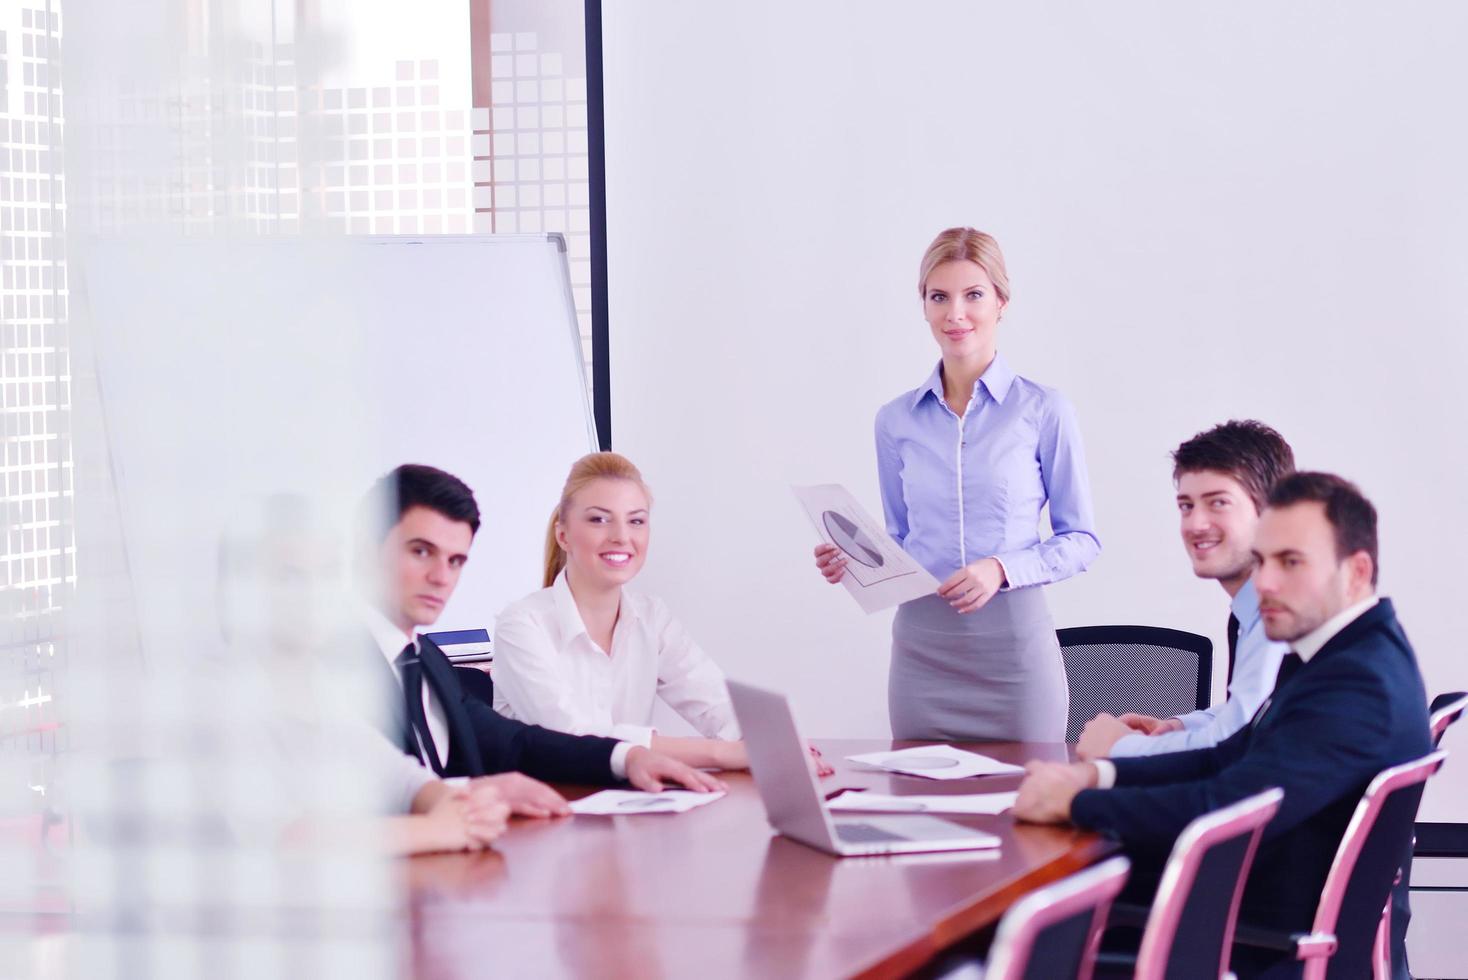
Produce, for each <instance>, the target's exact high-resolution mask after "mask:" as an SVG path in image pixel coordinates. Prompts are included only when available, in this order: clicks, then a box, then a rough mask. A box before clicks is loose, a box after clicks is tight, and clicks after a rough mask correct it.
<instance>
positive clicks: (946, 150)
mask: <svg viewBox="0 0 1468 980" xmlns="http://www.w3.org/2000/svg"><path fill="white" fill-rule="evenodd" d="M605 30H606V37H605V48H606V50H605V53H606V99H607V105H606V110H607V133H608V139H607V168H608V182H609V204H608V225H609V230H610V248H609V275H610V282H611V336H612V353H611V356H612V365H611V369H612V429H613V436H614V441H615V445H616V447H617V448H618V449H619V450H621V451H623V452H626V453H628V454H629V455H631V457H632V458H633V459H634V460H635V461H637V462H638V463H639V464H640V465H641V466H642V467H643V468H644V471H645V472H646V474H647V476H648V478H649V480H650V481H651V482H652V483H653V486H654V490H655V492H656V494H657V506H656V516H657V519H656V522H655V524H656V531H655V534H654V548H653V552H652V560H651V562H650V564H649V568H648V571H647V572H646V574H645V581H644V583H643V584H644V587H645V588H647V589H649V590H652V591H656V592H659V593H661V594H662V595H663V596H665V597H666V598H667V599H668V600H669V601H670V602H671V603H672V605H673V608H675V609H676V610H677V611H678V612H679V613H680V615H681V616H682V617H683V618H684V619H685V620H686V621H687V623H688V625H689V626H690V628H691V629H692V630H693V631H694V633H695V635H697V636H698V637H700V638H701V639H702V640H703V642H704V643H705V645H706V646H707V647H708V648H709V649H710V650H711V651H712V652H713V653H714V654H715V655H716V656H717V657H718V659H719V660H720V661H721V662H722V663H723V664H724V665H725V667H726V668H727V669H728V671H729V672H730V673H731V674H732V675H735V676H740V677H745V678H751V679H756V680H761V681H764V682H768V683H772V684H776V685H779V686H781V687H783V688H786V689H787V690H789V691H791V692H792V693H793V694H794V695H795V697H796V700H797V704H798V706H799V708H800V711H801V714H802V717H803V718H804V720H805V727H806V728H807V729H808V730H809V731H811V732H812V733H818V734H828V735H851V736H856V735H882V734H885V733H886V731H887V727H886V701H885V690H886V670H887V659H888V650H887V647H888V625H889V622H890V615H877V616H873V617H871V618H867V617H864V616H863V615H862V614H861V613H860V612H859V611H858V610H857V608H856V607H855V605H854V603H852V602H851V600H850V599H849V598H848V597H847V596H846V595H845V594H844V593H843V592H842V591H841V590H836V589H830V588H828V587H827V586H825V585H824V583H823V582H821V581H820V579H819V578H818V577H817V575H816V573H815V571H814V569H813V567H811V562H810V559H809V555H810V549H811V546H812V544H813V543H814V537H813V534H812V532H811V531H810V529H809V528H808V526H806V524H805V521H804V518H803V517H802V516H801V514H800V512H799V511H798V509H797V507H796V505H795V502H794V500H793V499H792V497H791V495H790V493H789V491H788V489H787V485H788V484H790V483H792V482H826V481H840V482H843V483H845V484H847V485H848V486H850V487H851V488H852V489H853V490H854V491H855V492H856V493H857V494H858V496H859V497H861V498H862V499H864V500H865V501H866V502H867V503H868V504H869V505H870V506H871V507H873V508H876V507H877V503H878V501H877V493H876V485H875V484H876V481H875V464H874V461H873V454H872V445H871V425H872V417H873V413H874V412H875V410H876V408H877V407H878V406H879V405H880V404H881V403H883V402H884V401H886V400H888V399H890V398H892V397H894V396H895V395H897V394H898V393H899V392H900V391H903V390H905V389H910V388H912V387H915V386H916V385H917V384H918V383H919V382H920V381H921V380H922V379H923V378H924V376H925V375H926V373H927V372H928V371H929V370H930V369H931V367H932V364H933V362H934V361H935V358H936V349H935V347H934V345H933V343H932V341H931V340H930V338H929V337H928V334H927V329H926V325H925V324H924V323H923V321H922V319H921V308H920V304H919V300H918V296H917V289H916V283H915V276H916V270H917V263H918V259H919V257H920V255H921V252H922V250H923V248H924V246H925V245H926V244H927V242H928V241H929V240H930V239H931V237H932V236H933V234H934V233H936V232H937V231H938V230H939V229H941V228H944V227H946V226H949V225H954V224H971V225H974V226H977V227H980V228H983V229H986V230H988V231H990V232H992V233H994V234H995V235H997V236H998V238H999V240H1000V242H1001V243H1002V244H1003V246H1004V249H1005V252H1006V255H1007V258H1008V262H1009V268H1010V274H1011V278H1012V282H1013V290H1014V299H1013V302H1012V304H1011V306H1010V309H1009V311H1008V314H1007V315H1006V317H1005V321H1004V325H1003V327H1002V330H1001V341H1000V346H1001V349H1002V350H1003V351H1004V353H1005V355H1006V356H1007V357H1008V358H1009V359H1010V361H1011V363H1012V364H1013V365H1014V366H1015V368H1016V369H1017V370H1019V371H1020V372H1021V373H1024V374H1027V375H1029V376H1030V377H1033V378H1035V379H1037V380H1039V381H1042V382H1045V383H1048V384H1052V385H1056V386H1058V387H1059V388H1061V389H1062V390H1064V391H1065V392H1066V393H1067V394H1068V395H1069V396H1070V397H1071V398H1072V400H1073V401H1074V402H1075V403H1076V406H1077V408H1078V411H1079V414H1080V420H1081V425H1082V428H1083V431H1084V433H1085V437H1086V443H1087V451H1088V455H1089V458H1090V465H1091V474H1092V481H1093V489H1094V493H1095V499H1096V513H1097V517H1098V521H1099V524H1100V534H1101V538H1102V541H1103V544H1104V553H1103V554H1102V556H1101V558H1100V559H1099V560H1098V561H1097V563H1096V564H1095V565H1094V566H1093V568H1092V570H1091V571H1090V572H1089V573H1087V574H1086V575H1084V576H1082V577H1080V578H1079V579H1076V580H1073V581H1071V582H1067V583H1065V584H1063V585H1061V586H1058V587H1056V588H1053V589H1051V590H1050V593H1049V595H1050V601H1051V605H1052V609H1053V611H1054V613H1055V617H1056V621H1057V623H1058V624H1059V625H1062V626H1064V625H1080V624H1088V623H1107V622H1113V623H1125V622H1139V623H1151V624H1157V625H1165V626H1173V627H1178V628H1183V629H1191V630H1194V631H1198V632H1206V633H1208V634H1210V635H1212V636H1213V637H1214V640H1215V644H1216V646H1217V648H1218V649H1220V650H1221V649H1222V641H1223V637H1222V632H1223V622H1224V619H1225V617H1226V615H1227V611H1226V606H1225V597H1224V595H1223V593H1222V592H1221V591H1220V590H1219V589H1218V587H1217V586H1216V585H1215V584H1213V583H1209V582H1200V581H1197V580H1195V579H1193V578H1192V576H1191V574H1190V572H1189V569H1188V565H1187V563H1186V560H1185V558H1184V556H1183V555H1182V553H1181V550H1180V547H1179V544H1178V541H1177V534H1176V520H1175V511H1174V507H1173V504H1172V501H1171V496H1172V492H1173V491H1172V485H1171V482H1170V480H1169V474H1170V468H1169V464H1168V453H1169V451H1170V450H1171V449H1172V448H1173V447H1175V446H1176V445H1177V443H1178V442H1179V441H1181V440H1182V439H1185V438H1187V437H1188V436H1190V435H1192V434H1193V433H1195V432H1197V431H1199V430H1201V429H1203V428H1206V427H1208V426H1210V425H1212V424H1214V423H1216V422H1220V421H1223V420H1225V419H1228V418H1231V417H1255V418H1259V419H1263V420H1265V421H1267V422H1269V423H1270V424H1272V425H1274V426H1276V427H1277V428H1279V429H1280V431H1281V432H1283V433H1284V434H1285V436H1286V437H1287V438H1289V439H1290V440H1291V442H1292V443H1293V444H1294V447H1295V450H1296V454H1297V457H1298V460H1299V462H1300V464H1301V465H1302V466H1305V467H1309V468H1319V469H1327V470H1334V471H1338V472H1340V473H1342V474H1344V475H1346V476H1349V477H1351V478H1352V479H1355V480H1357V481H1358V482H1359V483H1360V484H1361V486H1362V487H1363V489H1364V490H1365V491H1366V493H1367V494H1368V495H1369V496H1370V497H1371V498H1372V499H1373V500H1374V501H1375V502H1376V504H1377V506H1378V508H1379V509H1380V512H1381V515H1382V516H1381V532H1382V538H1383V549H1382V589H1383V592H1384V593H1386V594H1389V595H1391V596H1392V597H1393V598H1394V599H1395V600H1396V602H1397V604H1398V609H1399V612H1400V613H1401V616H1402V619H1403V621H1404V623H1405V624H1406V626H1407V628H1408V630H1409V631H1410V633H1411V636H1412V637H1413V639H1414V641H1415V643H1416V646H1417V649H1418V651H1419V655H1420V658H1421V661H1422V663H1423V667H1424V671H1425V673H1426V675H1427V680H1428V688H1429V690H1430V691H1435V690H1443V689H1447V688H1449V687H1457V688H1463V687H1468V669H1465V667H1464V666H1463V662H1462V660H1461V658H1460V656H1459V652H1458V651H1459V643H1458V642H1457V636H1458V634H1459V633H1460V631H1459V630H1456V629H1455V626H1456V625H1457V624H1456V618H1457V616H1456V613H1457V611H1458V603H1459V602H1461V599H1460V598H1459V594H1460V592H1461V591H1462V585H1461V583H1462V581H1463V576H1462V574H1461V572H1460V568H1461V558H1462V554H1463V551H1464V546H1463V544H1462V537H1461V533H1460V532H1459V530H1458V524H1459V521H1458V518H1459V516H1460V515H1461V514H1463V513H1464V511H1465V504H1468V499H1465V498H1468V494H1465V490H1464V486H1465V482H1468V481H1465V478H1468V466H1465V464H1464V461H1463V456H1462V445H1463V438H1462V435H1461V427H1462V424H1463V422H1464V420H1465V419H1468V410H1465V409H1468V395H1465V390H1464V389H1465V385H1464V384H1463V382H1462V380H1461V373H1462V369H1463V365H1464V361H1465V354H1468V340H1465V328H1468V322H1465V321H1468V304H1465V302H1464V295H1465V294H1464V289H1465V281H1464V280H1465V275H1464V273H1465V270H1468V244H1465V239H1464V235H1463V229H1464V227H1465V225H1468V186H1465V183H1464V181H1463V179H1462V175H1463V174H1464V173H1468V137H1465V134H1464V129H1463V126H1462V94H1463V92H1464V91H1468V62H1465V61H1464V59H1463V58H1462V57H1461V38H1462V37H1463V36H1465V31H1468V8H1464V7H1461V6H1458V5H1452V4H1446V3H1441V4H1417V5H1407V6H1402V5H1393V6H1391V7H1390V8H1387V7H1382V6H1380V5H1376V4H1370V3H1352V4H1340V3H1313V4H1292V5H1289V9H1287V10H1286V9H1280V7H1279V5H1275V4H1269V3H1262V2H1248V3H1241V4H1232V5H1228V6H1220V5H1208V6H1206V7H1200V6H1197V5H1173V4H1168V3H1126V4H1108V5H1105V6H1104V7H1091V8H1087V9H1078V8H1076V7H1074V6H1071V5H1058V4H1030V3H1026V4H1019V3H1013V4H1002V5H1001V4H979V3H969V2H961V3H960V2H951V3H925V4H897V3H875V2H869V0H865V2H839V3H837V2H830V0H828V2H820V3H800V4H791V3H782V2H772V0H754V2H746V3H742V4H737V5H728V4H724V5H712V4H672V3H650V2H642V3H616V4H607V5H606V12H605ZM1455 740H1456V741H1457V742H1458V743H1459V746H1460V747H1462V748H1463V749H1465V750H1468V739H1464V738H1462V737H1461V736H1460V737H1458V738H1456V739H1454V738H1451V737H1450V739H1449V742H1448V745H1449V747H1453V742H1454V741H1455ZM1422 818H1423V819H1428V820H1453V819H1456V820H1463V819H1468V762H1465V761H1464V760H1458V762H1457V764H1456V765H1455V764H1453V763H1451V762H1450V763H1449V767H1448V769H1447V770H1446V771H1445V774H1444V776H1443V777H1442V778H1441V779H1440V780H1439V784H1438V785H1436V786H1435V787H1434V788H1433V789H1432V790H1431V791H1430V792H1429V795H1428V799H1427V802H1426V803H1425V804H1424V811H1423V815H1422Z"/></svg>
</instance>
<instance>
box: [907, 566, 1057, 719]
mask: <svg viewBox="0 0 1468 980" xmlns="http://www.w3.org/2000/svg"><path fill="white" fill-rule="evenodd" d="M887 709H888V712H889V714H890V716H891V719H892V737H893V738H922V739H942V740H944V741H1034V742H1063V741H1065V725H1066V715H1067V714H1068V712H1069V709H1070V694H1069V689H1068V688H1067V686H1066V682H1065V664H1064V663H1063V661H1062V660H1061V659H1060V644H1059V642H1057V640H1056V639H1055V624H1054V622H1052V621H1051V619H1050V607H1049V606H1048V605H1047V604H1046V602H1045V595H1044V593H1043V592H1042V591H1041V590H1040V589H1039V588H1038V587H1035V588H1028V589H1016V590H1014V591H1012V592H1001V593H999V594H998V595H996V596H994V598H992V599H990V600H989V602H988V603H986V604H985V605H984V607H983V608H981V609H979V610H978V611H977V612H972V613H969V614H968V615H965V616H960V615H959V614H958V613H956V612H954V611H953V607H952V606H950V605H948V603H947V602H946V601H944V600H943V599H942V598H940V597H938V596H936V595H929V596H924V597H923V598H921V599H914V600H913V601H912V602H905V603H903V604H902V605H901V606H899V607H898V609H897V616H896V618H895V619H894V620H893V621H892V672H891V675H890V677H889V680H888V684H887Z"/></svg>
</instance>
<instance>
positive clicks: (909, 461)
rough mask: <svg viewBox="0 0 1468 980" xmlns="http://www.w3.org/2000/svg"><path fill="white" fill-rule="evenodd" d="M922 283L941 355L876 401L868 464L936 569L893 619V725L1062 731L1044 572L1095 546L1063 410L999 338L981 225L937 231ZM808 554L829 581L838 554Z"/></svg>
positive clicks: (943, 732)
mask: <svg viewBox="0 0 1468 980" xmlns="http://www.w3.org/2000/svg"><path fill="white" fill-rule="evenodd" d="M918 293H919V295H920V296H921V297H922V300H923V315H924V317H925V318H926V319H927V321H928V326H929V328H930V329H931V330H932V333H933V339H934V340H935V341H936V342H937V344H938V349H939V352H940V354H941V356H942V359H941V360H940V361H939V362H938V365H937V367H935V368H934V369H933V372H932V374H930V375H929V376H928V378H927V379H926V380H925V381H924V382H923V383H922V384H921V385H919V386H918V387H917V388H915V389H913V390H912V391H908V392H904V393H903V394H902V395H900V396H899V397H897V398H896V399H894V400H893V401H891V402H889V403H887V404H886V405H884V406H882V408H881V409H880V410H879V411H878V412H877V425H876V435H877V474H878V478H879V480H880V482H881V493H882V507H883V510H884V512H885V514H886V518H887V530H888V532H889V533H890V534H891V535H892V537H894V538H895V539H896V540H897V541H898V542H899V543H901V545H902V547H903V548H904V549H905V550H906V551H907V553H908V554H910V555H912V556H913V558H915V559H917V561H918V562H919V563H920V564H922V565H923V567H925V568H926V569H927V570H928V571H930V572H932V573H933V575H934V577H935V578H937V579H938V580H939V581H940V582H941V583H942V584H941V585H940V586H939V587H938V590H937V593H936V594H934V595H931V596H925V597H923V598H921V599H915V600H913V601H912V602H907V603H904V604H903V605H902V606H901V607H900V608H899V609H898V610H897V615H896V618H895V619H894V620H893V624H892V667H891V674H890V679H889V682H888V692H887V697H888V710H889V712H890V715H891V720H892V734H893V735H894V736H895V737H897V738H929V739H973V740H1014V739H1020V740H1030V741H1047V742H1060V741H1064V740H1065V726H1066V715H1067V712H1068V707H1069V694H1068V691H1067V687H1066V681H1065V668H1064V665H1063V663H1062V661H1061V658H1060V647H1059V644H1058V643H1057V641H1056V638H1055V627H1054V624H1053V623H1052V622H1051V619H1050V612H1049V609H1048V607H1047V606H1046V603H1045V596H1044V593H1043V591H1042V590H1041V588H1040V586H1043V585H1048V584H1050V583H1052V582H1059V581H1061V580H1062V579H1067V578H1069V577H1071V576H1072V575H1076V574H1078V573H1080V572H1082V571H1084V570H1085V568H1086V566H1087V565H1089V564H1090V563H1091V561H1092V560H1094V559H1095V557H1096V555H1097V554H1099V553H1100V551H1101V544H1100V541H1099V539H1098V538H1097V537H1096V533H1095V522H1094V520H1093V518H1092V513H1091V491H1090V485H1089V482H1088V480H1087V477H1086V464H1085V459H1084V456H1083V454H1082V452H1081V439H1080V431H1079V428H1078V427H1077V425H1076V419H1075V413H1074V411H1073V410H1072V409H1071V406H1070V403H1069V402H1067V401H1066V400H1065V398H1064V397H1063V396H1062V395H1061V394H1060V393H1059V392H1058V391H1056V390H1055V389H1053V388H1047V387H1045V386H1044V385H1041V384H1038V383H1036V382H1034V381H1031V380H1030V379H1029V378H1026V377H1024V376H1022V375H1018V374H1015V373H1014V371H1013V370H1012V369H1011V368H1010V366H1009V364H1008V363H1007V362H1006V361H1005V359H1004V357H1003V356H1002V355H1001V354H1000V353H999V346H998V333H999V321H1000V320H1001V319H1002V318H1003V316H1004V310H1005V307H1006V306H1008V304H1009V276H1008V274H1007V273H1006V271H1005V268H1004V256H1003V254H1002V253H1001V252H1000V251H999V243H998V242H996V241H995V240H994V239H993V238H992V237H990V236H989V235H986V234H984V233H983V232H980V231H975V230H974V229H972V228H949V229H948V230H947V231H944V232H942V233H941V234H939V235H938V237H937V238H935V239H934V240H933V243H932V244H931V245H929V246H928V250H927V252H926V253H925V254H924V255H923V261H922V266H921V269H920V272H919V276H918ZM1047 503H1048V504H1049V505H1050V524H1051V527H1052V529H1053V532H1054V533H1053V534H1051V535H1050V536H1049V537H1046V538H1042V537H1041V536H1040V533H1039V520H1040V511H1041V510H1042V509H1043V508H1044V507H1045V505H1046V504H1047ZM815 554H816V564H817V566H818V567H819V568H820V570H821V573H822V574H823V575H824V576H825V577H826V579H827V580H828V581H830V582H839V581H840V580H841V577H842V575H843V574H844V573H845V566H846V558H845V556H844V555H843V554H842V553H841V552H840V551H839V550H838V549H837V548H835V547H834V546H833V545H821V546H819V547H817V548H816V552H815Z"/></svg>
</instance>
